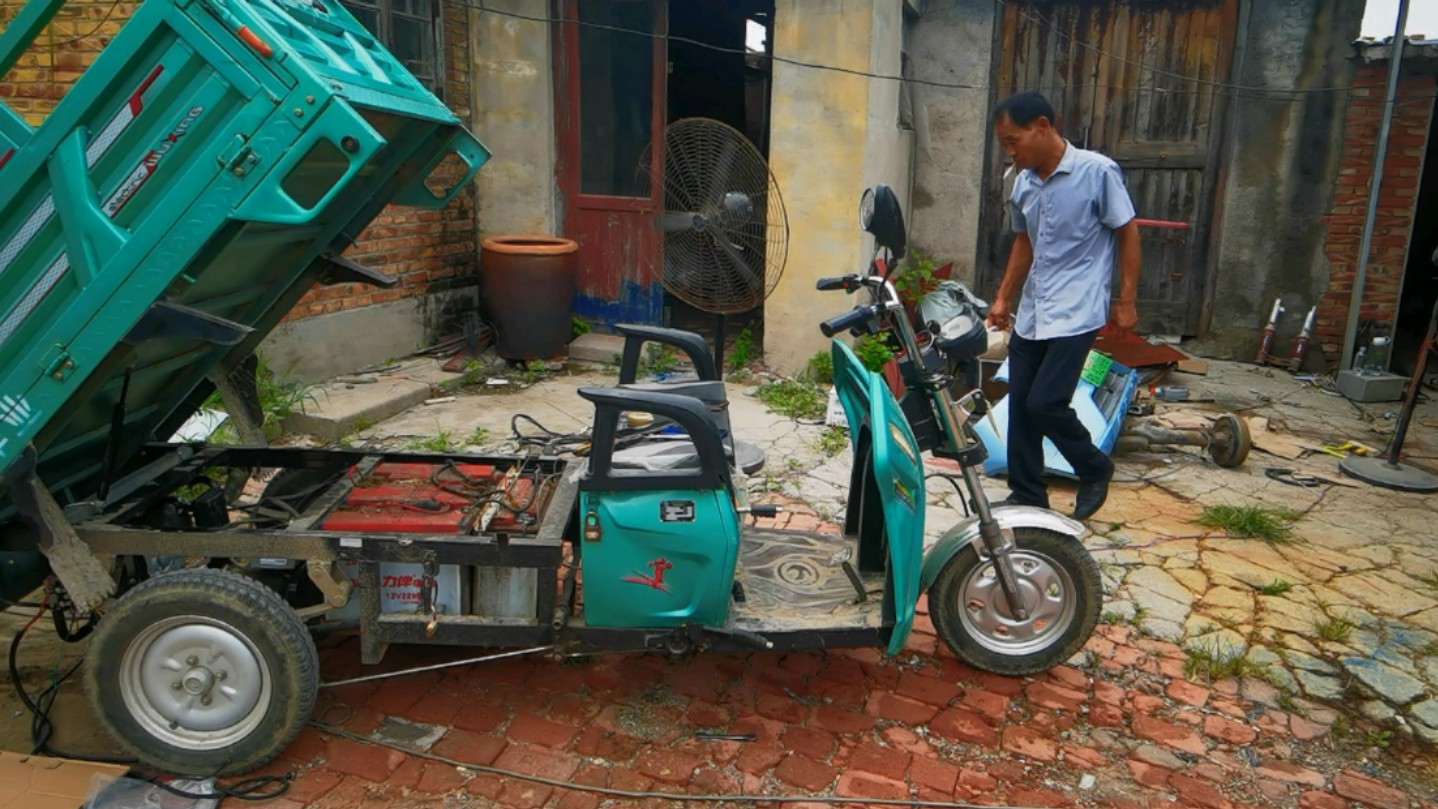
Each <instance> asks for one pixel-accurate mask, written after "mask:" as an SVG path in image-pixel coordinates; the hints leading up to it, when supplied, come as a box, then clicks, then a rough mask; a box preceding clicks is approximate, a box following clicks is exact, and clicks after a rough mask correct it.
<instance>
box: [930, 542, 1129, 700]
mask: <svg viewBox="0 0 1438 809" xmlns="http://www.w3.org/2000/svg"><path fill="white" fill-rule="evenodd" d="M1014 540H1015V542H1016V547H1015V548H1014V551H1013V554H1012V555H1011V557H1010V558H1011V559H1013V562H1014V569H1015V572H1016V573H1017V574H1018V575H1019V579H1020V581H1021V587H1022V588H1023V590H1024V592H1025V593H1027V594H1028V595H1029V598H1028V606H1029V610H1030V616H1031V617H1030V620H1029V621H1027V622H1025V623H1032V622H1034V621H1037V620H1039V619H1040V617H1041V611H1039V610H1037V609H1036V607H1038V606H1039V604H1040V599H1039V588H1038V586H1037V585H1036V584H1035V581H1040V580H1042V581H1047V582H1048V584H1049V585H1057V587H1058V589H1059V591H1060V599H1061V600H1062V601H1063V602H1064V604H1066V606H1063V607H1059V613H1058V614H1057V615H1055V616H1053V617H1052V619H1051V620H1049V621H1047V622H1046V623H1045V625H1044V627H1042V628H1040V630H1039V632H1038V635H1037V636H1036V637H1035V638H1033V639H1032V640H1031V642H1030V643H1029V644H1021V643H1020V641H1019V639H1018V638H1017V636H1016V635H1014V634H1013V632H1012V629H1013V628H1014V627H1017V626H1021V625H1022V624H1019V623H1017V622H1014V621H1012V620H1011V619H1009V618H1008V615H1009V614H1010V610H1009V605H1008V600H1007V598H1006V597H1005V596H1004V593H1003V590H1002V588H1001V587H1000V586H999V584H998V581H997V579H995V578H993V575H994V574H993V565H992V564H991V563H988V562H984V563H980V561H979V555H978V553H977V552H975V550H974V548H973V546H972V545H968V546H965V547H964V548H963V549H962V550H960V551H959V552H958V553H957V554H955V555H954V558H952V559H950V560H949V562H948V563H947V564H946V565H944V569H943V570H941V571H940V572H939V577H938V578H937V579H935V580H934V584H933V586H931V587H930V588H929V617H930V618H931V619H932V620H933V622H934V629H935V630H937V632H938V634H939V637H940V638H943V640H944V643H945V644H947V645H948V647H949V649H950V650H951V651H953V653H954V655H955V656H956V657H958V658H959V659H960V660H962V661H964V662H965V663H968V664H969V665H971V666H973V667H974V668H976V669H981V670H983V671H989V672H993V673H995V674H1003V675H1012V676H1018V675H1025V674H1035V673H1037V672H1041V671H1047V670H1048V669H1050V668H1053V667H1054V666H1056V665H1059V664H1061V663H1063V662H1065V661H1067V660H1068V659H1069V658H1071V657H1073V656H1074V655H1075V654H1077V653H1078V652H1079V650H1080V649H1082V648H1083V646H1084V644H1085V643H1087V642H1088V639H1089V636H1090V635H1091V634H1093V630H1094V627H1095V626H1097V625H1098V618H1099V610H1100V608H1101V607H1102V606H1103V581H1102V579H1101V578H1100V576H1099V570H1098V564H1097V563H1095V562H1094V560H1093V557H1092V556H1090V555H1089V553H1088V550H1087V549H1086V548H1084V546H1083V545H1082V544H1080V543H1079V542H1078V540H1076V539H1074V538H1073V537H1070V536H1068V535H1066V534H1061V533H1058V532H1056V531H1048V530H1045V529H1042V528H1017V529H1015V530H1014ZM1043 565H1048V566H1049V570H1050V571H1051V572H1050V573H1048V574H1045V573H1044V572H1043V567H1042V566H1043ZM1033 577H1039V578H1038V579H1035V578H1033ZM986 582H987V583H988V584H989V585H991V587H985V586H984V584H985V583H986ZM966 586H967V587H969V588H970V589H969V595H970V596H973V598H972V602H973V603H969V601H970V599H969V598H966V597H965V587H966ZM1045 589H1048V590H1049V592H1050V593H1051V594H1052V589H1050V588H1047V587H1046V588H1045ZM987 594H991V595H992V598H991V599H990V598H987V597H985V596H986V595H987ZM966 604H967V605H968V606H969V607H970V608H969V609H965V605H966ZM985 623H987V624H989V626H990V627H992V631H987V632H986V631H984V629H983V625H984V624H985Z"/></svg>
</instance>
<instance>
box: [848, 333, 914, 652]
mask: <svg viewBox="0 0 1438 809" xmlns="http://www.w3.org/2000/svg"><path fill="white" fill-rule="evenodd" d="M832 354H833V358H834V386H835V388H836V389H837V392H838V396H839V404H840V405H841V406H842V407H843V408H844V415H845V416H846V417H847V418H848V420H849V441H850V442H851V443H852V444H853V446H854V449H855V451H856V452H857V451H858V449H859V447H858V441H859V438H860V434H861V433H862V432H863V431H864V428H865V427H868V428H869V429H870V432H871V434H872V440H873V447H872V463H873V465H874V480H875V483H876V485H877V486H878V488H879V496H880V498H881V499H882V500H883V504H884V505H883V507H884V530H885V532H886V533H887V534H888V541H889V565H890V572H891V574H892V578H893V581H892V584H891V589H890V592H889V594H888V597H889V598H892V599H894V627H893V633H892V634H891V635H890V637H889V653H890V654H895V653H897V652H898V651H899V650H900V649H902V648H903V647H904V642H905V641H906V640H908V637H909V632H910V630H911V629H912V628H913V625H914V607H915V604H916V603H917V601H918V598H919V572H920V566H921V564H922V558H923V552H924V498H925V494H924V462H923V459H922V458H921V457H920V456H919V452H918V442H917V441H915V440H914V433H913V431H912V430H910V429H909V422H908V420H907V419H905V418H904V413H903V411H902V410H901V409H900V408H899V403H898V401H897V400H895V399H894V394H893V393H891V392H890V391H889V386H888V385H887V384H886V383H885V382H884V378H883V376H881V375H879V374H876V373H874V372H872V371H870V370H869V369H868V368H865V367H864V364H863V363H862V362H860V361H859V358H858V357H857V356H855V355H854V352H853V351H852V350H851V349H850V348H849V347H848V346H847V345H845V344H844V343H843V342H841V341H839V340H835V341H834V344H833V349H832Z"/></svg>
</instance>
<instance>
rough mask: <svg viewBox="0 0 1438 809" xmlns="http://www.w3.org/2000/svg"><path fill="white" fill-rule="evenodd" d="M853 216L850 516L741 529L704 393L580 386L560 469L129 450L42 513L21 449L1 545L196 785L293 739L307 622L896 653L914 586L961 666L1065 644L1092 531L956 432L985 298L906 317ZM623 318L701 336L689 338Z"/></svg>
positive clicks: (149, 752)
mask: <svg viewBox="0 0 1438 809" xmlns="http://www.w3.org/2000/svg"><path fill="white" fill-rule="evenodd" d="M862 224H863V227H864V228H865V230H866V231H867V232H868V233H870V234H872V235H873V237H874V241H875V243H876V247H875V261H872V262H871V263H870V267H869V270H868V271H867V272H865V273H856V274H851V275H847V276H843V277H834V278H826V279H823V280H821V281H820V282H819V283H818V287H819V289H821V290H844V291H847V292H850V293H862V294H863V295H864V297H865V300H864V302H862V303H860V304H859V305H858V306H856V307H855V308H853V309H852V310H851V311H849V312H846V313H844V314H842V315H839V316H837V317H835V318H833V319H831V320H829V321H827V322H825V323H823V324H822V326H821V328H822V330H823V332H824V334H825V335H826V336H829V337H833V336H834V335H837V334H839V333H840V332H843V331H844V330H846V329H850V330H863V331H878V330H887V331H891V332H892V333H893V334H894V335H895V336H896V337H897V339H898V340H899V341H900V343H901V345H902V346H903V357H904V361H903V362H902V363H901V371H902V377H903V380H904V388H903V392H902V395H901V396H900V397H897V398H896V397H895V396H894V395H893V393H892V391H891V389H890V387H889V385H888V383H886V381H885V380H884V378H883V377H882V376H881V375H879V374H876V373H873V372H871V371H869V370H868V369H866V368H865V367H864V366H863V365H862V364H861V363H860V362H859V360H858V359H857V358H856V356H855V354H854V352H853V351H852V350H850V348H849V347H848V346H847V345H846V344H845V343H844V342H843V341H841V340H833V344H832V354H833V359H834V375H835V386H836V388H837V392H838V397H839V400H840V402H841V403H842V406H843V409H844V411H845V415H846V417H847V419H848V425H849V434H850V441H851V444H852V449H853V458H854V463H853V471H852V474H851V481H852V483H851V489H850V493H849V499H848V505H847V510H846V514H845V519H844V524H843V526H842V530H840V531H837V532H833V533H825V532H818V531H798V530H779V529H773V528H764V527H759V526H757V525H754V524H752V521H750V520H747V518H748V517H752V516H763V515H771V516H772V515H774V514H776V513H777V507H775V506H773V505H766V504H760V503H754V504H751V503H749V502H748V500H747V495H746V493H745V487H744V486H743V485H741V483H742V472H741V471H739V469H738V466H737V464H735V462H734V456H733V455H732V450H731V449H730V448H729V447H726V443H731V442H732V436H728V435H726V434H725V430H721V429H720V427H721V425H724V426H726V427H727V423H728V422H727V415H726V408H725V406H724V403H723V402H720V401H715V400H714V397H713V396H712V395H709V396H708V397H707V398H706V397H702V396H698V395H692V392H686V389H685V387H684V386H683V385H677V386H673V387H666V386H664V385H644V384H638V383H630V384H624V383H621V384H619V385H617V386H615V387H587V388H583V389H581V390H580V391H579V393H580V395H581V396H582V397H583V398H585V399H586V400H588V401H589V402H591V403H593V405H594V412H595V417H594V423H593V430H592V447H591V448H590V450H589V452H588V454H587V456H585V457H581V458H574V459H566V458H560V457H557V456H554V455H551V454H547V453H543V452H536V453H531V454H521V455H513V456H487V455H483V456H481V455H457V454H427V453H386V452H366V451H356V450H337V449H299V448H274V447H264V446H248V447H221V446H212V445H206V444H203V443H149V444H146V445H144V447H143V448H141V449H139V450H138V451H136V452H134V454H133V456H131V457H128V458H127V460H126V462H125V463H123V464H119V465H118V467H117V468H119V469H120V470H122V471H124V472H125V474H123V475H121V476H119V477H117V478H116V479H115V480H114V482H113V484H109V483H107V484H106V485H105V490H104V492H103V493H102V494H100V495H98V496H95V497H90V498H83V499H81V500H80V501H78V502H74V503H71V504H69V505H68V506H66V507H64V508H63V509H60V508H59V506H58V503H57V501H56V498H55V497H54V496H53V494H52V493H51V492H50V491H49V490H48V489H47V488H45V487H43V486H40V485H39V483H38V479H37V478H36V477H35V476H34V474H33V466H28V467H27V464H33V462H34V453H33V451H29V450H27V452H26V454H25V455H24V456H23V457H22V462H21V464H19V465H17V466H16V467H12V469H11V470H10V471H9V473H7V482H8V484H9V490H10V491H11V492H12V495H15V496H17V497H20V498H21V499H23V500H27V501H28V502H29V504H30V507H28V508H21V513H22V514H25V515H32V516H31V517H30V519H29V520H28V521H22V522H21V523H19V524H17V530H16V531H12V532H11V533H10V535H9V537H10V540H12V542H10V543H8V544H7V547H8V548H10V549H11V550H14V549H15V547H16V545H15V544H14V542H13V540H15V539H20V540H28V541H30V542H31V543H32V544H31V545H30V547H32V548H39V549H40V550H41V551H43V552H44V553H45V559H46V561H47V563H48V565H49V569H50V570H53V572H54V574H53V575H52V576H50V579H49V583H48V584H47V594H48V595H47V597H48V598H51V599H53V600H52V602H51V603H52V606H53V607H54V609H55V610H56V611H57V613H58V614H60V615H61V617H63V618H64V621H63V623H64V624H65V625H66V626H68V627H75V626H83V627H85V628H86V629H85V631H87V632H88V631H89V628H90V627H92V626H93V638H92V640H91V647H90V650H89V653H88V656H89V660H90V665H89V666H88V667H87V675H86V683H87V687H88V690H89V693H90V697H91V700H92V702H93V704H94V706H95V708H96V710H97V713H98V715H99V716H100V718H101V721H102V722H103V724H104V725H105V727H106V728H107V729H108V730H109V731H110V732H111V733H112V734H113V735H114V736H115V737H116V738H117V739H118V740H119V741H121V742H122V743H123V744H124V745H125V746H126V747H127V748H128V749H129V750H130V751H131V752H132V753H133V755H135V756H136V757H137V758H139V759H140V760H141V761H143V762H144V763H146V764H147V765H149V766H151V767H155V768H159V769H163V770H166V771H170V772H175V773H180V774H187V775H197V776H213V775H225V774H236V773H243V772H247V771H250V770H253V769H255V768H257V767H259V766H261V765H263V764H264V763H266V762H267V761H269V760H270V759H271V758H273V757H274V756H275V755H277V754H278V753H279V752H281V751H282V750H283V749H284V747H285V746H287V745H288V744H289V742H290V741H291V740H292V739H293V738H294V736H295V734H297V733H298V732H299V730H300V728H301V727H302V726H303V724H304V723H305V722H306V721H307V719H308V717H309V713H310V711H311V709H312V707H313V705H314V703H315V698H316V694H317V690H318V688H319V687H320V682H319V672H318V658H317V655H316V651H315V645H314V641H313V637H312V634H313V633H312V630H313V629H314V628H315V626H316V625H324V624H327V623H328V624H333V623H335V622H337V621H340V622H342V621H348V622H350V623H352V624H353V625H355V626H357V627H358V631H359V635H360V651H361V658H362V662H363V663H365V664H369V665H373V664H377V663H379V662H380V661H381V659H382V657H383V655H384V652H385V649H386V648H387V646H388V645H389V644H446V645H453V646H467V647H484V648H489V649H504V650H508V651H503V652H499V653H498V654H496V655H493V656H506V655H510V654H521V653H529V652H544V653H547V654H553V655H558V656H575V655H584V654H593V653H600V652H604V651H606V650H624V651H652V652H658V653H665V654H687V653H691V652H703V651H726V650H727V651H735V650H754V649H760V650H764V649H828V648H836V647H861V646H876V647H879V648H882V649H884V650H886V651H887V652H888V653H890V654H893V653H897V652H898V651H899V650H900V649H902V648H903V646H904V644H905V642H906V640H907V639H908V637H909V634H910V631H911V628H912V626H913V622H914V616H915V610H916V606H917V604H918V601H919V599H920V595H921V594H923V593H927V595H928V603H929V610H930V615H931V617H932V620H933V623H934V626H935V628H936V630H937V631H938V633H939V634H940V636H941V637H942V638H943V640H944V642H945V643H946V644H947V646H948V648H949V649H951V650H952V652H953V653H954V654H955V655H956V656H957V657H958V658H960V659H961V660H963V661H965V662H967V663H969V664H971V665H973V666H974V667H976V668H979V669H982V670H986V671H990V672H997V673H1000V674H1005V675H1022V674H1028V673H1033V672H1037V671H1041V670H1044V669H1047V668H1049V667H1051V666H1054V665H1056V664H1058V663H1061V662H1063V661H1064V660H1066V659H1068V658H1070V657H1071V656H1072V655H1074V654H1075V653H1076V652H1078V651H1079V649H1080V648H1081V647H1082V646H1083V645H1084V643H1085V642H1086V641H1087V639H1088V637H1089V635H1090V633H1091V632H1092V630H1093V628H1094V626H1095V624H1096V622H1097V619H1098V614H1099V608H1100V602H1101V590H1100V579H1099V574H1098V569H1097V567H1096V565H1095V564H1094V562H1093V560H1092V558H1091V557H1090V556H1089V554H1088V553H1087V552H1086V550H1085V549H1084V547H1083V545H1082V544H1081V542H1080V537H1081V536H1082V534H1083V531H1084V527H1083V526H1082V525H1081V524H1080V523H1077V522H1075V521H1073V520H1071V519H1069V518H1067V517H1064V516H1062V515H1059V514H1057V513H1055V512H1052V511H1048V510H1043V509H1037V508H1029V507H1009V506H1003V507H990V505H989V503H988V500H987V499H986V498H985V496H984V491H983V488H982V485H981V482H980V478H979V473H978V469H979V467H980V465H981V464H982V462H983V457H984V456H983V452H984V450H983V445H982V443H981V442H979V441H978V440H977V439H976V437H975V435H974V433H973V431H972V427H971V425H972V424H973V423H974V420H975V419H977V418H979V417H981V415H980V411H981V410H982V404H983V401H982V394H981V393H979V392H978V391H973V392H970V393H968V394H966V395H964V396H961V397H959V398H958V399H955V398H954V396H953V395H952V393H951V389H952V388H953V387H954V382H955V378H956V377H955V375H956V374H958V373H960V372H962V371H963V370H964V369H965V368H966V367H968V366H969V365H970V364H971V363H972V362H973V361H974V360H975V358H976V357H977V355H978V353H981V352H982V351H983V350H984V349H983V347H984V346H985V345H986V338H985V335H984V333H983V329H984V327H983V313H982V311H981V308H980V307H979V306H977V305H976V299H972V298H971V296H966V295H961V296H958V297H952V298H950V299H949V300H948V301H947V302H944V303H943V305H941V306H927V307H925V306H921V307H920V308H919V312H920V315H921V317H920V319H921V320H922V319H923V318H922V315H923V314H924V313H925V312H934V311H943V312H948V313H950V314H951V315H952V316H951V317H948V318H947V319H946V320H945V321H944V322H942V323H941V322H938V321H932V322H929V321H925V322H926V326H925V328H924V329H923V330H922V331H918V330H915V329H914V327H913V326H912V324H911V322H910V319H909V316H908V315H907V313H906V311H905V309H904V307H903V305H902V303H901V302H900V299H899V297H898V295H897V292H896V290H895V287H894V285H893V283H892V282H891V281H890V271H885V272H880V271H878V269H877V267H878V261H877V258H878V256H879V255H880V253H883V254H884V256H885V257H886V259H887V260H886V262H885V265H886V267H889V268H892V266H893V262H894V261H895V260H897V259H899V258H902V256H903V254H904V246H905V245H904V235H903V234H904V226H903V217H902V213H901V211H900V210H899V206H898V203H897V200H896V199H895V198H894V195H893V194H892V192H891V191H889V189H888V188H887V187H884V186H877V187H876V188H874V189H871V190H870V191H868V192H866V194H865V196H864V206H863V216H862ZM629 334H630V339H631V340H643V339H668V340H673V341H676V342H679V343H682V344H692V345H693V346H695V351H696V352H698V353H703V342H702V340H698V339H690V338H693V337H694V336H693V335H686V334H685V333H682V332H674V333H669V334H666V333H664V332H663V330H654V329H649V328H641V329H631V330H630V332H629ZM921 335H922V336H921ZM705 390H706V391H709V388H707V387H706V388H705ZM709 393H710V394H712V391H709ZM636 413H647V414H650V415H651V416H653V417H654V418H655V419H664V420H668V421H670V422H672V423H673V424H674V425H676V426H677V427H678V428H680V429H681V430H682V431H683V433H684V434H686V435H687V436H688V438H689V440H690V441H691V442H692V444H693V450H694V455H693V459H694V460H693V462H692V463H676V464H671V465H667V466H666V467H665V468H660V469H655V468H653V467H651V466H646V465H644V464H637V465H632V464H628V465H627V464H624V463H620V462H616V460H615V457H616V452H615V447H616V444H618V443H621V439H622V437H623V435H624V433H625V427H624V426H623V424H624V421H625V420H627V419H628V418H629V417H630V416H632V414H636ZM122 420H123V419H122ZM925 452H930V453H932V454H933V455H934V456H936V457H941V458H948V459H951V460H953V461H955V462H957V464H958V465H959V467H960V469H961V475H962V480H963V483H964V485H965V487H966V488H967V491H968V496H969V500H970V505H971V507H972V509H973V511H974V515H973V516H972V517H970V518H968V519H965V520H963V521H962V522H960V523H959V524H957V525H955V526H954V527H952V528H951V529H950V530H949V531H947V532H946V533H945V534H944V535H943V536H942V538H940V539H939V540H938V541H937V542H936V543H935V544H933V545H932V546H931V547H929V548H927V549H925V547H924V519H925V509H926V494H925V477H926V475H925V471H924V461H923V458H922V454H923V453H925ZM253 469H270V470H280V471H278V474H276V475H275V476H274V477H273V478H272V479H271V480H270V482H269V483H268V484H267V486H266V488H265V491H264V493H263V494H262V495H260V496H259V497H258V499H257V500H256V501H255V502H246V501H245V500H244V499H243V498H235V497H232V496H231V494H230V493H229V492H228V491H227V490H226V487H225V485H224V481H225V479H226V477H227V470H253ZM746 522H749V523H751V524H746ZM27 523H28V524H27ZM62 536H66V537H69V540H70V541H69V542H60V541H59V539H58V538H60V537H62ZM62 546H63V547H64V548H65V549H66V550H65V551H64V552H63V553H62V552H61V551H60V550H58V549H59V548H61V547H62ZM67 554H68V555H67ZM75 554H81V555H86V556H88V557H89V559H88V561H87V562H86V566H77V565H76V563H75V562H74V559H73V558H72V557H73V556H74V555H75ZM88 566H93V567H96V568H100V570H101V572H102V573H103V574H104V575H105V580H106V583H107V584H108V585H110V586H111V589H112V591H113V594H112V595H110V596H106V597H105V598H104V600H103V602H102V603H101V604H100V605H98V606H95V605H87V604H85V603H83V602H82V601H80V600H79V599H76V598H74V597H72V595H71V590H73V589H75V588H74V586H73V585H74V583H75V582H82V583H83V582H84V580H85V575H87V573H86V571H88V570H90V568H89V567H88ZM92 584H93V582H92ZM67 588H69V589H67ZM101 614H102V615H103V617H100V618H99V619H98V620H96V618H95V616H96V615H101ZM61 623H62V622H61V621H57V628H58V627H59V626H60V625H61ZM75 634H78V633H75V632H70V635H71V636H74V635H75ZM481 659H483V658H481ZM472 660H473V659H471V661H472ZM389 674H390V673H386V674H381V675H375V676H388V675H389Z"/></svg>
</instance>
